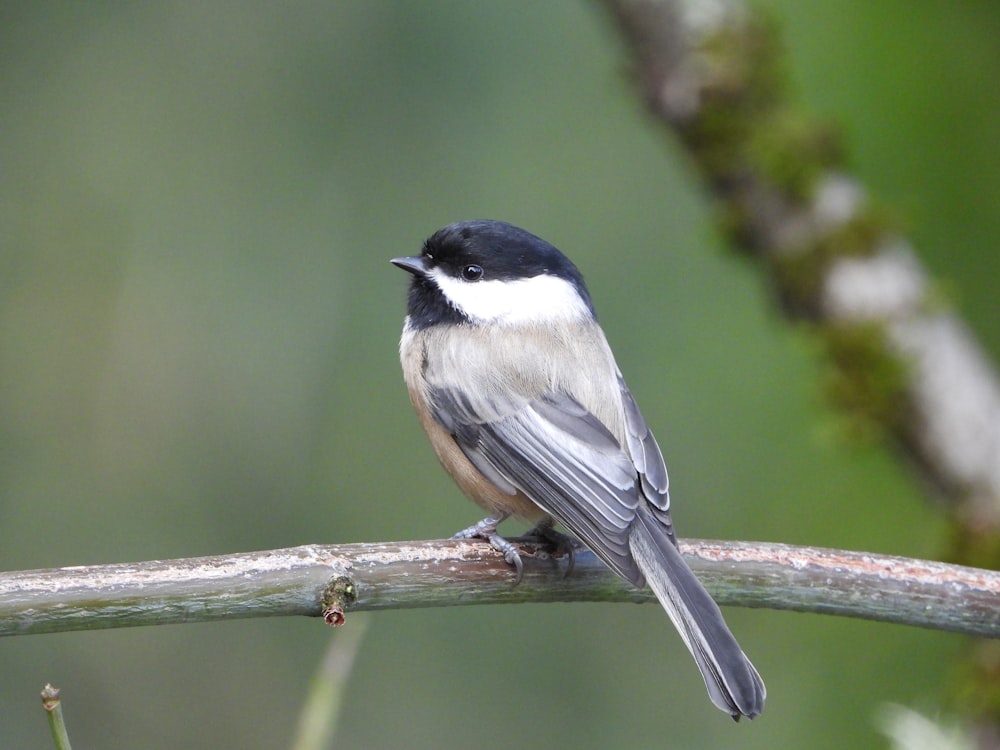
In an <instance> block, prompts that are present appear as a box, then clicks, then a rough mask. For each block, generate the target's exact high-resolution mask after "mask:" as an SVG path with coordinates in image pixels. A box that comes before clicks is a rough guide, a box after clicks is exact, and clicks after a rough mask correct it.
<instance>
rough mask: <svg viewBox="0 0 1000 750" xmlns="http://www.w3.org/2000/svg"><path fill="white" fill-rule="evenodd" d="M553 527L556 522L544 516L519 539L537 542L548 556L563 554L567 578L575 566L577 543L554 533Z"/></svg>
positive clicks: (565, 536)
mask: <svg viewBox="0 0 1000 750" xmlns="http://www.w3.org/2000/svg"><path fill="white" fill-rule="evenodd" d="M555 525H556V522H555V521H554V520H553V519H552V517H551V516H546V517H545V518H543V519H542V520H541V521H539V522H538V523H537V524H535V526H534V528H531V529H529V530H528V531H527V532H525V534H524V536H522V537H521V539H525V540H530V541H537V542H539V543H540V544H543V545H545V547H546V548H547V551H548V553H549V554H550V555H559V554H565V555H566V558H567V562H566V575H567V576H568V575H569V574H570V573H572V572H573V566H574V565H575V564H576V548H577V546H579V542H577V541H576V539H574V538H573V537H571V536H569V535H568V534H563V533H562V532H561V531H556V529H555Z"/></svg>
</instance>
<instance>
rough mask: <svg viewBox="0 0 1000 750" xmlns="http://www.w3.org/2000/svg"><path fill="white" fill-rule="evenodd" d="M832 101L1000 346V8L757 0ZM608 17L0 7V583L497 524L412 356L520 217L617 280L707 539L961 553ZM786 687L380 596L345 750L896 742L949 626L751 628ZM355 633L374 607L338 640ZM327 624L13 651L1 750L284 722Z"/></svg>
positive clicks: (608, 613)
mask: <svg viewBox="0 0 1000 750" xmlns="http://www.w3.org/2000/svg"><path fill="white" fill-rule="evenodd" d="M762 4H763V5H764V6H765V7H768V8H772V9H773V10H774V12H775V16H776V18H777V19H779V21H780V23H781V24H782V27H783V31H784V34H785V44H786V46H787V48H788V50H789V55H790V57H789V61H788V66H789V69H790V70H792V71H793V73H794V75H795V79H796V82H797V85H798V86H799V87H800V93H801V96H802V98H803V102H804V104H805V106H806V107H807V108H808V109H809V110H811V111H814V112H816V113H818V114H819V115H820V116H823V117H831V118H834V119H837V120H839V122H840V124H841V126H842V127H843V128H844V130H845V132H846V134H847V136H846V142H847V144H848V151H849V152H850V153H851V154H852V160H851V161H852V167H853V168H854V169H855V170H856V172H857V174H858V175H859V176H860V177H861V178H862V180H863V181H864V182H865V183H866V184H867V185H868V187H869V188H870V189H871V190H872V191H873V193H874V194H875V195H877V196H878V197H879V198H880V199H881V200H883V201H884V202H886V203H894V204H896V205H899V206H902V209H903V212H904V214H905V215H906V217H907V222H908V224H909V225H910V226H912V233H911V234H912V237H913V238H914V240H915V243H916V245H917V248H918V250H919V251H920V252H921V253H922V256H923V257H924V259H925V260H926V261H927V263H928V264H929V265H930V266H931V267H932V268H933V269H934V270H935V271H936V272H937V273H938V274H939V275H941V276H943V277H945V278H946V279H947V280H948V281H949V282H950V283H952V284H953V285H954V288H955V289H956V290H961V295H960V296H958V302H959V304H960V306H961V307H962V309H963V311H964V312H965V313H966V314H967V316H968V319H969V320H970V322H971V324H972V326H973V328H974V329H975V330H976V331H977V333H978V334H979V335H980V336H981V337H982V339H983V340H984V342H986V344H987V346H988V347H989V348H990V349H991V350H992V352H993V354H994V355H996V354H997V353H998V352H1000V318H998V316H997V315H996V302H995V300H996V291H995V280H996V278H997V277H998V273H1000V253H998V252H996V250H995V249H994V248H996V247H997V246H998V242H1000V213H998V212H997V211H996V206H995V203H996V196H997V195H998V194H1000V150H998V149H997V148H996V139H995V133H996V132H998V130H1000V88H998V87H997V86H996V83H995V81H996V80H998V75H1000V45H998V44H997V41H996V40H997V39H998V38H1000V6H998V5H996V4H995V3H994V2H992V0H963V1H962V2H958V3H956V2H945V0H928V1H927V2H924V3H920V4H916V5H914V4H912V3H910V2H907V1H906V0H884V1H883V2H881V3H875V4H872V3H865V2H862V1H861V0H845V1H844V2H841V3H836V4H824V3H798V2H792V0H766V1H765V2H763V3H762ZM606 20H607V19H605V18H604V17H602V15H601V13H600V11H599V9H598V8H596V7H595V6H593V5H591V4H588V3H571V2H553V3H524V2H522V3H518V4H516V5H513V4H509V3H493V4H486V3H464V2H459V1H458V0H450V1H447V2H446V1H443V0H435V1H434V2H427V3H420V4H416V3H388V2H366V3H361V2H353V3H352V2H323V3H315V2H308V1H304V2H293V3H283V4H267V3H246V4H241V5H239V6H235V5H232V4H221V3H207V4H191V3H178V2H169V1H168V2H161V3H155V4H148V3H143V4H121V3H100V2H93V3H60V2H50V1H49V0H41V1H40V2H36V3H30V4H28V3H19V4H6V5H5V6H4V7H3V8H2V9H0V66H2V70H3V76H0V113H2V116H0V166H2V172H0V237H2V238H3V239H2V243H3V244H2V249H0V565H2V566H3V567H4V568H6V569H22V568H32V567H47V566H54V565H72V564H83V563H97V562H117V561H125V560H130V559H150V558H164V557H182V556H190V555H198V554H209V553H224V552H227V551H236V550H246V549H263V548H272V547H280V546H288V545H293V544H300V543H305V542H312V541H321V542H348V541H368V540H379V539H405V538H427V537H440V536H444V535H447V534H449V533H450V532H452V531H453V530H455V529H458V528H461V527H464V526H465V525H467V524H469V523H471V522H472V521H474V520H476V518H477V510H476V509H475V508H474V507H473V506H471V505H469V504H467V503H466V502H465V501H464V500H463V499H462V498H460V497H459V495H458V492H457V491H456V490H455V489H454V488H453V487H452V485H451V484H450V481H449V480H448V479H447V477H445V476H444V474H443V472H441V470H440V469H439V468H438V467H437V465H436V462H435V461H434V458H433V455H432V453H431V451H430V448H429V447H428V446H427V444H426V442H425V440H424V438H423V435H422V434H421V432H420V430H419V427H418V426H417V424H416V420H415V419H414V418H413V416H412V414H411V413H410V410H409V405H408V403H407V400H406V395H405V392H404V389H403V386H402V383H401V378H400V375H399V371H398V363H397V361H396V340H397V336H398V330H399V326H400V322H401V317H402V313H403V290H404V286H405V281H406V279H405V278H403V274H400V273H399V271H397V270H395V269H393V268H392V267H391V266H390V265H389V264H388V262H387V261H388V259H389V258H391V257H394V256H397V255H400V254H405V253H408V252H412V251H414V250H416V249H417V248H418V247H419V244H420V242H421V241H422V239H423V238H424V237H425V236H427V235H428V234H429V233H430V232H432V231H433V230H434V229H436V228H437V227H438V226H440V225H442V224H444V223H446V222H449V221H453V220H457V219H461V218H471V217H493V218H502V219H506V220H509V221H512V222H514V223H517V224H520V225H522V226H525V227H527V228H528V229H530V230H532V231H534V232H536V233H538V234H540V235H542V236H543V237H545V238H546V239H549V240H550V241H552V242H554V243H555V244H556V245H557V246H559V247H561V248H563V249H564V250H566V251H567V252H568V253H569V254H570V255H571V256H572V257H573V259H574V260H575V261H577V263H578V264H579V265H580V267H581V268H582V269H583V270H584V272H585V273H586V274H587V276H588V280H589V283H590V286H591V291H592V293H593V295H594V298H595V300H596V301H597V306H598V310H599V312H600V313H601V317H602V322H603V324H604V326H605V329H606V330H607V331H608V334H609V337H610V338H611V340H612V344H613V345H614V347H615V350H616V353H617V355H618V359H619V362H620V364H621V366H622V368H623V370H624V371H625V373H626V375H627V377H628V379H629V382H630V384H631V386H632V388H633V390H634V391H635V392H636V394H637V397H638V399H639V401H640V403H641V404H642V405H643V410H644V412H645V415H646V417H647V419H648V421H649V422H650V423H651V424H652V425H653V426H654V428H655V429H656V430H657V435H658V438H659V440H660V443H661V445H662V446H663V448H664V451H665V453H666V456H667V461H668V465H669V466H670V469H671V472H672V473H671V478H672V488H673V489H674V491H675V492H674V496H675V503H676V521H677V523H678V526H679V528H680V532H681V534H682V535H687V536H708V537H724V538H753V539H769V540H775V541H786V542H790V543H802V544H823V545H827V546H833V547H844V548H854V549H873V550H878V551H882V552H890V553H898V554H906V555H914V556H936V555H938V554H939V553H940V551H941V549H942V548H943V546H944V544H945V541H946V540H945V539H944V537H945V534H944V532H943V530H942V528H941V525H940V522H939V521H938V520H937V519H936V517H935V515H934V511H933V510H932V509H931V508H930V507H929V506H928V505H927V504H926V503H925V498H924V496H923V495H922V494H921V488H920V487H917V486H915V484H914V483H913V481H912V479H911V478H910V477H909V476H908V475H907V474H906V473H905V468H903V467H900V466H898V465H897V464H896V463H895V462H894V460H893V457H892V456H889V455H886V454H884V453H882V452H881V451H880V450H879V449H877V448H876V447H873V446H865V447H859V448H854V449H851V448H849V447H847V446H846V445H845V444H844V443H843V442H842V441H840V440H836V439H832V438H831V435H833V434H841V433H840V432H839V431H838V430H831V429H830V425H831V423H833V422H835V419H834V418H833V417H832V416H831V413H830V411H829V410H828V408H827V407H826V406H825V405H824V403H823V400H822V395H821V388H820V385H819V383H818V382H817V377H816V376H817V371H818V365H817V363H816V362H815V360H814V356H813V351H812V349H813V345H812V344H810V343H809V342H808V341H807V340H806V338H805V337H803V336H801V335H800V334H798V333H797V332H796V331H794V330H790V329H788V328H786V327H785V326H784V325H782V324H781V323H780V322H779V321H778V320H777V319H776V317H775V316H773V315H772V313H771V312H770V309H769V308H770V300H768V298H767V296H766V293H765V291H764V290H763V289H762V288H761V287H760V283H759V280H758V279H756V278H755V277H754V276H753V274H752V273H751V272H750V271H749V270H748V267H747V266H746V265H744V264H741V263H738V262H734V260H733V259H732V256H729V255H726V254H725V253H723V252H721V251H720V240H719V238H718V237H717V236H716V235H715V233H714V230H713V229H712V226H713V225H712V218H711V215H710V211H709V209H708V207H707V206H706V205H705V203H704V200H703V197H702V195H701V192H700V189H699V187H698V186H697V185H696V184H695V183H693V182H692V180H691V177H690V175H689V174H688V172H687V169H686V165H685V164H684V162H683V159H682V158H679V157H678V153H679V152H678V151H677V150H675V149H673V148H672V147H671V145H670V144H669V143H667V142H665V141H664V139H663V136H662V134H661V133H660V132H659V131H658V130H657V129H656V127H655V126H654V125H653V124H652V123H650V122H649V121H647V120H646V119H645V117H644V113H643V112H642V108H641V105H640V104H639V103H638V100H637V99H636V98H635V97H634V96H633V93H632V90H631V88H630V86H629V84H628V80H627V72H626V71H625V70H624V65H623V59H624V58H623V57H622V56H621V55H620V48H619V45H618V40H617V39H616V38H615V36H614V34H613V30H612V28H611V26H610V24H608V23H606ZM728 616H729V618H730V622H731V624H732V626H733V629H734V630H735V631H736V633H737V634H738V636H739V637H740V640H741V642H742V643H743V645H744V647H745V648H746V650H747V651H748V653H749V654H750V655H751V656H752V658H753V659H754V661H755V662H756V664H757V666H758V667H759V668H760V670H761V672H762V673H763V675H764V677H765V679H766V680H767V683H768V689H769V704H768V710H767V712H766V713H765V714H764V716H763V717H761V718H760V719H759V720H757V721H756V722H754V723H753V724H749V725H748V724H741V725H739V726H737V725H734V724H733V723H732V722H730V721H728V720H727V719H726V718H725V717H724V716H721V715H720V714H718V712H717V711H716V710H715V709H714V708H713V707H712V706H711V705H710V704H709V702H708V700H707V699H706V697H705V694H704V690H703V688H702V686H701V684H700V681H699V679H698V676H697V673H696V671H695V669H694V666H693V665H692V664H691V663H690V660H689V657H688V656H687V654H686V653H685V652H684V649H683V648H682V646H681V644H680V641H679V639H678V638H677V637H676V635H674V633H673V632H672V629H671V628H670V626H669V624H668V623H667V622H666V620H665V618H664V617H663V615H662V612H660V611H659V610H658V609H657V608H655V607H641V608H639V607H637V608H632V607H624V606H598V605H545V606H527V605H526V606H524V607H494V608H470V609H467V610H466V609H460V610H452V611H447V610H442V611H428V612H389V613H381V614H379V615H378V616H377V617H374V618H372V619H373V622H372V627H371V630H370V632H369V634H368V637H367V639H366V642H365V643H364V645H363V647H362V649H361V652H360V654H359V657H358V661H357V663H356V665H355V672H354V675H353V678H352V680H351V683H350V684H349V686H348V695H347V696H346V701H345V704H344V713H343V716H342V718H341V724H340V730H339V731H340V734H339V740H340V741H341V742H343V743H344V744H346V745H350V746H355V747H373V748H374V747H398V746H406V747H409V748H425V747H426V748H449V747H454V748H465V747H469V746H473V745H474V746H476V747H479V748H494V747H495V748H506V747H508V746H510V744H511V743H513V742H516V743H517V744H522V745H529V746H545V745H553V746H554V745H560V746H562V745H565V746H570V745H572V746H575V747H580V748H589V747H606V746H611V745H613V746H615V747H651V746H654V745H655V746H657V747H676V748H687V747H698V748H704V747H725V746H739V747H742V748H765V747H766V748H773V747H811V748H818V749H822V748H841V747H853V748H866V747H871V748H875V747H882V746H883V745H884V740H883V739H881V738H880V737H879V735H878V734H877V731H876V728H875V724H874V720H873V718H872V717H874V716H875V715H876V712H877V710H878V708H879V706H880V705H881V702H882V701H887V700H891V701H893V702H897V703H902V704H907V703H914V702H916V703H922V704H926V703H933V702H934V701H936V700H937V699H938V698H939V697H940V691H941V684H942V682H943V679H944V675H946V674H947V673H948V672H949V669H950V662H951V660H952V659H953V658H954V656H955V654H956V653H957V652H958V651H959V649H960V647H961V641H960V639H958V638H957V637H955V636H951V635H946V634H939V633H927V632H921V631H917V630H912V629H904V628H899V627H894V626H888V625H879V624H873V623H865V622H852V621H844V620H835V619H832V618H823V617H814V616H806V615H795V614H789V613H779V612H766V611H742V610H730V611H729V613H728ZM349 625H350V620H348V627H349ZM328 638H329V634H328V632H327V630H326V629H325V627H324V626H323V625H322V624H321V623H320V621H319V620H314V621H313V620H289V619H282V620H274V621H253V622H234V623H225V624H215V625H191V626H182V627H159V628H146V629H140V630H122V631H105V632H95V633H71V634H65V635H55V636H35V637H31V638H11V639H6V640H4V641H2V642H0V665H2V675H3V679H2V680H0V726H2V727H3V732H4V742H3V744H4V747H11V748H22V747H24V748H26V747H39V746H43V745H44V743H45V742H46V741H47V738H46V734H47V730H46V728H45V720H44V717H43V716H42V711H41V710H40V709H39V707H38V698H37V695H38V691H39V690H40V688H41V687H42V686H43V685H44V684H45V683H46V682H52V683H54V684H58V685H59V686H60V687H61V688H62V690H63V699H64V702H65V704H66V713H67V721H68V722H69V725H70V729H71V732H72V736H73V739H74V742H76V743H78V744H80V745H81V746H84V747H88V746H90V747H97V746H117V747H128V746H141V747H146V748H151V749H152V750H155V749H156V748H175V747H208V746H213V747H245V748H274V747H283V746H287V745H288V744H289V743H290V742H291V738H292V736H293V734H294V728H295V725H296V721H297V718H298V711H299V709H300V708H301V705H302V703H303V700H304V697H305V694H306V690H307V687H308V684H309V682H310V679H311V676H312V673H313V671H314V668H315V665H316V662H317V661H318V660H319V659H320V658H321V655H322V654H323V652H324V648H325V643H326V641H327V640H328Z"/></svg>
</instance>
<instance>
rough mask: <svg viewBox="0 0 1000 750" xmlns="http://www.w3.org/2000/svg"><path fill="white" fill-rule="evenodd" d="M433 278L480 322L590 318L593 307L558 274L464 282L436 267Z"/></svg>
mask: <svg viewBox="0 0 1000 750" xmlns="http://www.w3.org/2000/svg"><path fill="white" fill-rule="evenodd" d="M430 277H431V278H432V279H433V280H434V283H436V284H437V285H438V287H439V288H440V289H441V291H442V292H443V293H444V296H445V297H447V298H448V301H449V302H451V303H452V304H453V305H455V307H457V308H458V309H459V310H461V311H462V312H463V313H465V315H466V316H468V317H469V318H470V319H471V320H472V321H473V322H476V323H499V324H501V325H525V324H531V323H554V322H567V321H574V320H584V319H586V318H589V317H590V310H589V309H588V307H587V304H586V303H585V302H584V301H583V299H582V298H581V297H580V295H579V294H578V293H577V291H576V288H575V287H574V286H573V285H572V284H571V283H570V282H568V281H566V280H565V279H561V278H559V277H557V276H545V275H541V276H533V277H531V278H530V279H513V280H511V281H497V280H489V281H464V280H463V279H456V278H454V277H452V276H448V275H447V274H446V273H444V272H442V271H441V270H440V269H437V268H435V269H433V270H432V271H431V272H430Z"/></svg>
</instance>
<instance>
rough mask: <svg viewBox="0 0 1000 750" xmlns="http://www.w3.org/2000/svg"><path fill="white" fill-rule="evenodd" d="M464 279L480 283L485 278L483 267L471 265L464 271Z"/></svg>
mask: <svg viewBox="0 0 1000 750" xmlns="http://www.w3.org/2000/svg"><path fill="white" fill-rule="evenodd" d="M462 278H463V279H465V280H466V281H479V280H480V279H481V278H483V267H482V266H476V265H469V266H466V267H465V268H463V269H462Z"/></svg>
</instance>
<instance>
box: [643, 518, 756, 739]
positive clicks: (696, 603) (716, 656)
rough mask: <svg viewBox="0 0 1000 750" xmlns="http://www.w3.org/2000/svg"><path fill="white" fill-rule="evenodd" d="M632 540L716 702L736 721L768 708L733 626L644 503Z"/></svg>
mask: <svg viewBox="0 0 1000 750" xmlns="http://www.w3.org/2000/svg"><path fill="white" fill-rule="evenodd" d="M629 546H630V548H631V550H632V554H633V555H634V556H635V560H636V563H637V564H638V566H639V569H640V570H642V572H643V574H644V575H645V577H646V582H647V583H648V584H649V587H650V588H651V589H652V590H653V593H655V594H656V598H657V599H659V600H660V604H662V605H663V608H664V609H665V610H666V612H667V615H668V616H669V617H670V620H671V621H672V622H673V624H674V627H676V628H677V631H678V632H679V633H680V635H681V638H683V639H684V643H685V645H686V646H687V647H688V651H690V652H691V655H692V656H693V657H694V660H695V662H696V663H697V664H698V669H699V670H701V676H702V678H703V679H704V680H705V687H707V688H708V695H709V697H710V698H711V699H712V703H714V704H715V705H716V706H718V707H719V708H720V709H722V710H723V711H726V712H728V713H729V714H730V715H731V716H732V717H733V718H734V719H736V720H737V721H738V720H739V718H740V717H741V716H746V717H748V718H750V719H752V718H754V717H755V716H757V715H758V714H760V713H761V711H763V710H764V698H765V697H766V695H767V691H766V690H765V689H764V682H763V681H762V680H761V678H760V675H759V674H758V673H757V670H756V669H755V668H754V666H753V664H751V663H750V660H749V659H748V658H747V657H746V654H744V653H743V650H742V649H741V648H740V645H739V644H738V643H737V642H736V638H734V637H733V634H732V633H731V632H730V631H729V628H728V626H727V625H726V622H725V620H723V618H722V612H721V611H720V610H719V606H718V605H717V604H716V603H715V601H714V600H713V599H712V597H711V596H710V595H709V593H708V592H707V591H705V589H704V587H702V585H701V583H699V582H698V579H697V578H696V577H695V575H694V573H693V572H691V569H690V568H689V567H688V566H687V563H685V562H684V559H683V558H682V557H681V554H680V552H679V551H678V550H677V548H676V547H675V546H674V543H673V541H672V540H671V539H670V537H669V536H668V535H667V532H666V530H665V529H664V528H663V526H662V525H661V524H660V522H659V521H658V520H657V519H656V518H654V517H653V514H652V513H651V511H650V510H649V509H648V508H646V507H644V506H640V508H639V511H638V516H637V518H636V520H635V523H634V524H633V526H632V529H631V531H630V533H629Z"/></svg>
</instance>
